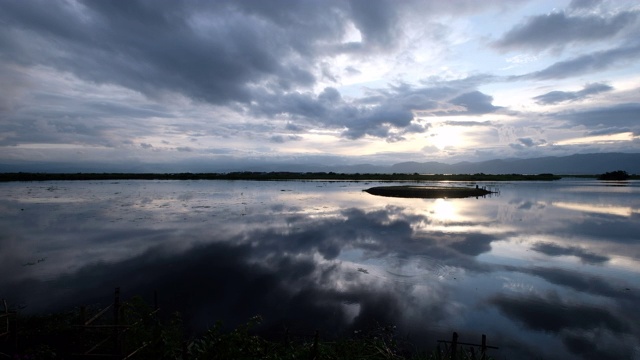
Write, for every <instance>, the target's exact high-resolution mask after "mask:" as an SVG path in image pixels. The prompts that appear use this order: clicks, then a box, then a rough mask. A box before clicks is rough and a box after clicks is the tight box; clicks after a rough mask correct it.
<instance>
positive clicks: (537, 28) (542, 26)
mask: <svg viewBox="0 0 640 360" xmlns="http://www.w3.org/2000/svg"><path fill="white" fill-rule="evenodd" d="M637 18H638V13H637V12H635V11H633V12H632V11H625V12H620V13H618V14H616V15H615V16H612V17H603V16H598V15H588V16H572V15H567V14H565V13H564V12H560V13H551V14H545V15H539V16H533V17H530V18H528V19H527V20H526V22H525V23H524V24H521V25H518V26H516V27H514V28H513V29H511V30H509V31H508V32H507V33H506V34H504V36H503V37H502V38H501V39H500V40H498V41H496V42H495V43H494V46H495V47H496V48H498V49H501V50H516V49H532V50H543V49H547V48H550V47H555V46H559V47H562V46H564V45H566V44H568V43H571V42H582V41H583V42H592V41H595V40H604V39H610V38H611V37H612V36H614V35H616V34H617V33H619V32H621V31H622V30H623V29H624V28H625V27H627V26H628V25H630V24H633V23H634V22H635V20H636V19H637ZM550 34H553V35H550Z"/></svg>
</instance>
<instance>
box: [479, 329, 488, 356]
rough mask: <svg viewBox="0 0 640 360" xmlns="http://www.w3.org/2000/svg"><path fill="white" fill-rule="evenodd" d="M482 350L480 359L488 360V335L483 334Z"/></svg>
mask: <svg viewBox="0 0 640 360" xmlns="http://www.w3.org/2000/svg"><path fill="white" fill-rule="evenodd" d="M480 349H481V355H480V359H481V360H484V359H486V356H487V355H486V354H487V335H485V334H482V347H481V348H480Z"/></svg>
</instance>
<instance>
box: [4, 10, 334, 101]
mask: <svg viewBox="0 0 640 360" xmlns="http://www.w3.org/2000/svg"><path fill="white" fill-rule="evenodd" d="M314 4H315V8H314ZM279 10H282V12H279ZM338 10H339V9H338ZM296 11H298V13H297V15H299V16H300V17H299V18H298V19H303V18H304V19H305V21H300V20H298V21H295V22H291V21H290V20H291V19H292V18H295V15H296ZM304 11H308V12H313V13H314V14H315V16H312V17H305V16H304ZM336 11H337V10H336V9H335V6H332V5H331V4H329V5H327V6H320V5H319V4H318V3H311V4H308V5H306V6H294V5H292V4H289V3H286V4H285V3H270V4H269V6H264V4H263V3H261V2H215V3H200V2H172V1H164V2H156V1H142V0H141V1H126V2H94V1H88V2H80V3H79V5H78V6H75V7H74V6H71V5H70V4H67V3H64V2H56V3H49V2H41V3H34V2H29V3H26V2H8V3H7V4H4V6H3V12H2V15H0V16H1V17H2V21H3V22H4V23H5V24H7V25H8V31H6V32H4V34H5V35H4V36H3V38H2V40H1V41H2V42H1V44H2V46H3V47H4V49H5V50H7V49H8V50H9V51H4V52H3V54H4V55H3V60H5V61H12V62H16V63H22V64H28V65H31V64H43V65H47V66H54V67H56V68H58V69H60V70H65V71H70V72H72V73H74V74H75V75H76V76H78V77H80V78H82V79H85V80H89V81H96V82H99V83H114V84H118V85H122V86H125V87H127V88H131V89H134V90H137V91H141V92H143V93H145V94H147V95H156V94H157V93H158V92H161V91H176V92H180V93H183V94H185V95H186V96H189V97H191V98H193V99H198V100H203V101H207V102H211V103H225V102H228V101H241V102H245V101H249V100H250V98H251V96H252V94H251V93H252V91H254V90H253V89H252V87H251V85H252V84H256V83H258V82H266V83H267V85H269V86H278V87H280V88H289V87H292V86H309V85H312V84H313V83H314V81H315V78H314V75H313V74H312V70H313V67H314V63H313V58H312V55H313V53H314V52H315V50H314V46H315V44H316V42H317V41H320V40H323V39H324V40H332V39H334V37H336V36H339V35H340V33H341V31H342V24H341V23H336V21H339V20H340V17H339V16H334V14H335V12H336ZM332 18H336V19H338V20H336V21H330V20H331V19H332ZM325 20H326V21H325ZM323 24H324V25H323ZM290 27H294V28H295V30H296V31H288V30H290V29H289V28H290ZM296 39H297V40H296ZM303 59H304V60H303Z"/></svg>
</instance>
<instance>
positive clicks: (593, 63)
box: [510, 45, 640, 80]
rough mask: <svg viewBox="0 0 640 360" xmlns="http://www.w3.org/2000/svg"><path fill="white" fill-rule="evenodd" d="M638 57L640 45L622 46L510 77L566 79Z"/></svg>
mask: <svg viewBox="0 0 640 360" xmlns="http://www.w3.org/2000/svg"><path fill="white" fill-rule="evenodd" d="M638 57H640V45H628V46H621V47H617V48H613V49H609V50H603V51H596V52H592V53H590V54H586V55H580V56H577V57H574V58H573V59H569V60H563V61H559V62H556V63H555V64H553V65H551V66H549V67H547V68H545V69H543V70H540V71H535V72H532V73H529V74H524V75H518V76H512V77H510V79H511V80H518V79H527V78H528V79H537V80H550V79H566V78H569V77H573V76H578V75H582V74H586V73H592V72H599V71H603V70H606V69H609V68H611V67H613V66H614V65H618V64H621V63H625V62H630V61H633V60H635V59H637V58H638Z"/></svg>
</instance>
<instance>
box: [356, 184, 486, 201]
mask: <svg viewBox="0 0 640 360" xmlns="http://www.w3.org/2000/svg"><path fill="white" fill-rule="evenodd" d="M364 191H365V192H368V193H369V194H372V195H378V196H388V197H401V198H422V199H439V198H467V197H479V196H485V195H489V194H491V193H493V192H492V191H489V190H486V189H483V188H480V187H477V186H476V187H475V188H471V187H459V186H449V187H444V186H377V187H372V188H369V189H366V190H364Z"/></svg>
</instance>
